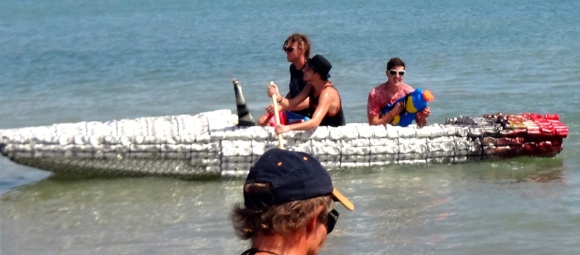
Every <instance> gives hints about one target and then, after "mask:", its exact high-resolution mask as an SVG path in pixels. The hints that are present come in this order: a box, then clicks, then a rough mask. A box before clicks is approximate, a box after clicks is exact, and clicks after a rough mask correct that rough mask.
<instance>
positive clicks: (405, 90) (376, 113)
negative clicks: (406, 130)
mask: <svg viewBox="0 0 580 255" xmlns="http://www.w3.org/2000/svg"><path fill="white" fill-rule="evenodd" d="M386 74H387V81H386V82H385V83H383V84H380V85H379V86H376V87H374V88H373V89H372V90H371V91H370V93H369V97H368V101H367V117H368V121H369V124H370V125H385V124H387V123H391V121H393V119H394V118H395V116H397V115H399V114H401V113H402V112H403V107H404V106H403V103H397V104H396V105H395V106H394V108H393V109H392V110H391V111H389V112H388V113H387V114H384V115H381V110H382V109H383V108H384V107H385V106H387V105H388V104H393V103H394V102H395V101H397V99H399V98H401V97H404V96H406V95H407V94H409V93H411V92H412V91H414V90H415V89H413V88H412V87H411V86H409V85H407V84H405V83H403V76H404V75H405V62H403V60H401V59H400V58H397V57H395V58H391V59H390V60H389V62H388V63H387V71H386ZM430 114H431V111H430V110H429V107H427V108H425V109H424V110H422V111H419V112H417V114H416V116H417V117H416V119H415V122H416V123H417V126H419V127H423V126H426V125H427V118H428V117H429V115H430Z"/></svg>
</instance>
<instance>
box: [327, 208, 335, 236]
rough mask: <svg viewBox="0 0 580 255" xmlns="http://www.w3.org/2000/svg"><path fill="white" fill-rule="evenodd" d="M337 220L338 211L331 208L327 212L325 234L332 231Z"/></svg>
mask: <svg viewBox="0 0 580 255" xmlns="http://www.w3.org/2000/svg"><path fill="white" fill-rule="evenodd" d="M337 221H338V211H337V210H336V209H332V211H330V212H329V213H328V218H327V220H326V234H330V232H332V230H333V229H334V225H336V222H337Z"/></svg>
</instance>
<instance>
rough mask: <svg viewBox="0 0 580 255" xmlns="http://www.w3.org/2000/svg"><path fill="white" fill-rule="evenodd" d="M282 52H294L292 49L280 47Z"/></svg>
mask: <svg viewBox="0 0 580 255" xmlns="http://www.w3.org/2000/svg"><path fill="white" fill-rule="evenodd" d="M282 50H283V51H285V52H286V53H290V52H293V51H294V47H282Z"/></svg>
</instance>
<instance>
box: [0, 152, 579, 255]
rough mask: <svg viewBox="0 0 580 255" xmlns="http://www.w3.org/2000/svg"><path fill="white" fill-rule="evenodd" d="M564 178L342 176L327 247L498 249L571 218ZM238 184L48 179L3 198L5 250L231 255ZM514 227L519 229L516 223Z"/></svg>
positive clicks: (550, 171) (528, 173)
mask: <svg viewBox="0 0 580 255" xmlns="http://www.w3.org/2000/svg"><path fill="white" fill-rule="evenodd" d="M563 170H565V167H564V166H563V161H562V160H559V159H536V158H533V159H516V160H506V161H494V162H480V163H472V164H460V165H417V166H411V165H394V166H389V167H383V168H369V169H348V170H344V171H335V172H333V173H332V176H333V179H334V182H335V186H336V187H338V188H339V189H341V190H342V192H343V193H344V194H345V195H347V196H348V197H349V198H351V200H352V201H353V202H354V203H355V205H356V207H357V208H356V210H355V211H354V212H346V211H345V210H344V209H343V208H339V210H341V211H342V212H341V220H340V221H339V223H338V224H337V227H336V231H335V232H333V234H332V236H331V237H330V238H329V239H328V244H329V245H328V246H327V247H325V249H324V250H325V252H326V253H327V254H345V253H347V254H353V253H364V252H371V253H383V252H387V251H389V252H395V253H397V252H400V253H409V252H410V253H421V254H423V253H429V252H428V251H434V250H439V249H441V248H440V247H444V248H443V250H444V251H445V250H447V251H449V249H452V246H453V245H456V244H460V243H461V244H463V245H467V246H472V247H481V246H482V243H483V244H488V245H489V244H491V243H493V240H485V238H483V236H485V235H487V234H488V233H490V232H498V233H501V232H505V231H507V232H508V233H511V234H510V235H519V234H523V233H524V231H530V230H529V227H527V225H528V224H532V222H533V221H535V220H537V217H538V215H537V212H539V210H540V209H541V210H544V209H545V208H552V210H565V209H564V208H566V207H565V205H562V204H561V203H562V200H561V199H557V198H559V197H561V196H562V195H563V194H565V193H566V185H563V183H565V182H566V180H565V177H564V174H563ZM242 183H243V180H242V179H230V180H209V181H184V180H178V179H170V178H114V179H106V178H97V179H66V178H59V177H51V178H49V179H46V180H43V181H40V182H38V183H34V184H30V185H27V186H24V187H21V188H19V189H17V190H13V191H10V192H7V193H6V194H4V195H3V196H2V200H1V203H2V207H1V208H0V210H1V215H2V222H1V224H2V225H1V227H2V233H1V241H2V251H3V253H6V254H42V253H43V252H42V251H47V250H48V251H58V253H59V254H80V253H94V252H95V251H99V252H100V253H106V254H117V252H118V251H123V253H126V254H136V253H141V254H160V253H175V254H186V253H190V254H199V253H201V252H209V253H216V252H217V253H220V254H222V253H223V254H226V253H227V254H235V253H238V252H240V251H241V250H243V247H245V245H247V244H246V243H245V242H243V241H241V240H239V239H237V238H236V237H235V235H234V234H233V231H232V228H231V224H230V222H229V211H230V209H231V207H232V205H233V204H234V203H236V202H240V201H241V200H242V196H241V185H242ZM473 208H479V209H478V210H475V211H474V210H473ZM499 208H501V209H499ZM514 220H516V221H518V222H521V224H522V225H521V226H520V225H515V226H514V225H513V224H511V225H510V222H512V221H514ZM544 220H545V219H544ZM570 220H573V219H570V216H569V215H566V214H565V215H563V217H561V218H552V219H549V221H550V224H551V225H553V226H562V227H563V228H564V230H565V231H568V232H570V231H572V232H576V233H577V234H580V232H578V230H569V229H568V228H567V224H569V223H568V221H570ZM507 226H509V228H508V227H507ZM483 229H485V231H484V232H482V230H483ZM535 231H539V230H535ZM562 235H564V234H561V235H560V236H562ZM565 236H566V238H569V237H568V235H565ZM482 238H483V239H482ZM481 240H483V241H481ZM217 243H219V245H220V248H219V249H220V250H219V251H216V249H217V248H216V247H215V244H217ZM506 245H507V244H506ZM526 245H532V246H534V245H540V244H531V243H526ZM409 246H412V247H409ZM445 247H447V248H445ZM506 247H508V246H505V247H503V248H504V250H505V248H506ZM500 250H501V249H500ZM492 253H493V252H492Z"/></svg>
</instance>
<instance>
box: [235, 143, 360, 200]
mask: <svg viewBox="0 0 580 255" xmlns="http://www.w3.org/2000/svg"><path fill="white" fill-rule="evenodd" d="M252 183H267V184H269V185H271V188H270V192H269V194H268V195H264V194H254V193H253V192H246V190H245V189H244V205H245V207H246V208H254V209H259V208H263V207H264V206H272V205H279V204H283V203H286V202H290V201H296V200H305V199H309V198H314V197H318V196H323V195H331V196H332V198H333V199H334V200H335V201H338V202H340V203H341V204H342V205H344V207H346V208H347V209H349V210H351V211H352V210H354V205H353V203H352V202H350V201H349V200H348V199H347V198H346V197H345V196H344V195H342V193H340V192H339V191H338V190H337V189H335V188H334V187H333V186H332V180H331V179H330V175H328V171H326V169H325V168H324V167H323V166H322V165H321V164H320V162H319V161H318V160H316V159H315V158H313V157H312V156H311V155H309V154H307V153H304V152H295V151H287V150H282V149H278V148H273V149H270V150H268V151H266V152H265V153H264V154H263V155H262V156H261V157H260V158H259V159H258V161H257V162H256V163H255V164H254V165H253V166H252V167H251V168H250V172H249V173H248V176H247V177H246V183H245V184H244V186H245V185H247V184H252Z"/></svg>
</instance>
